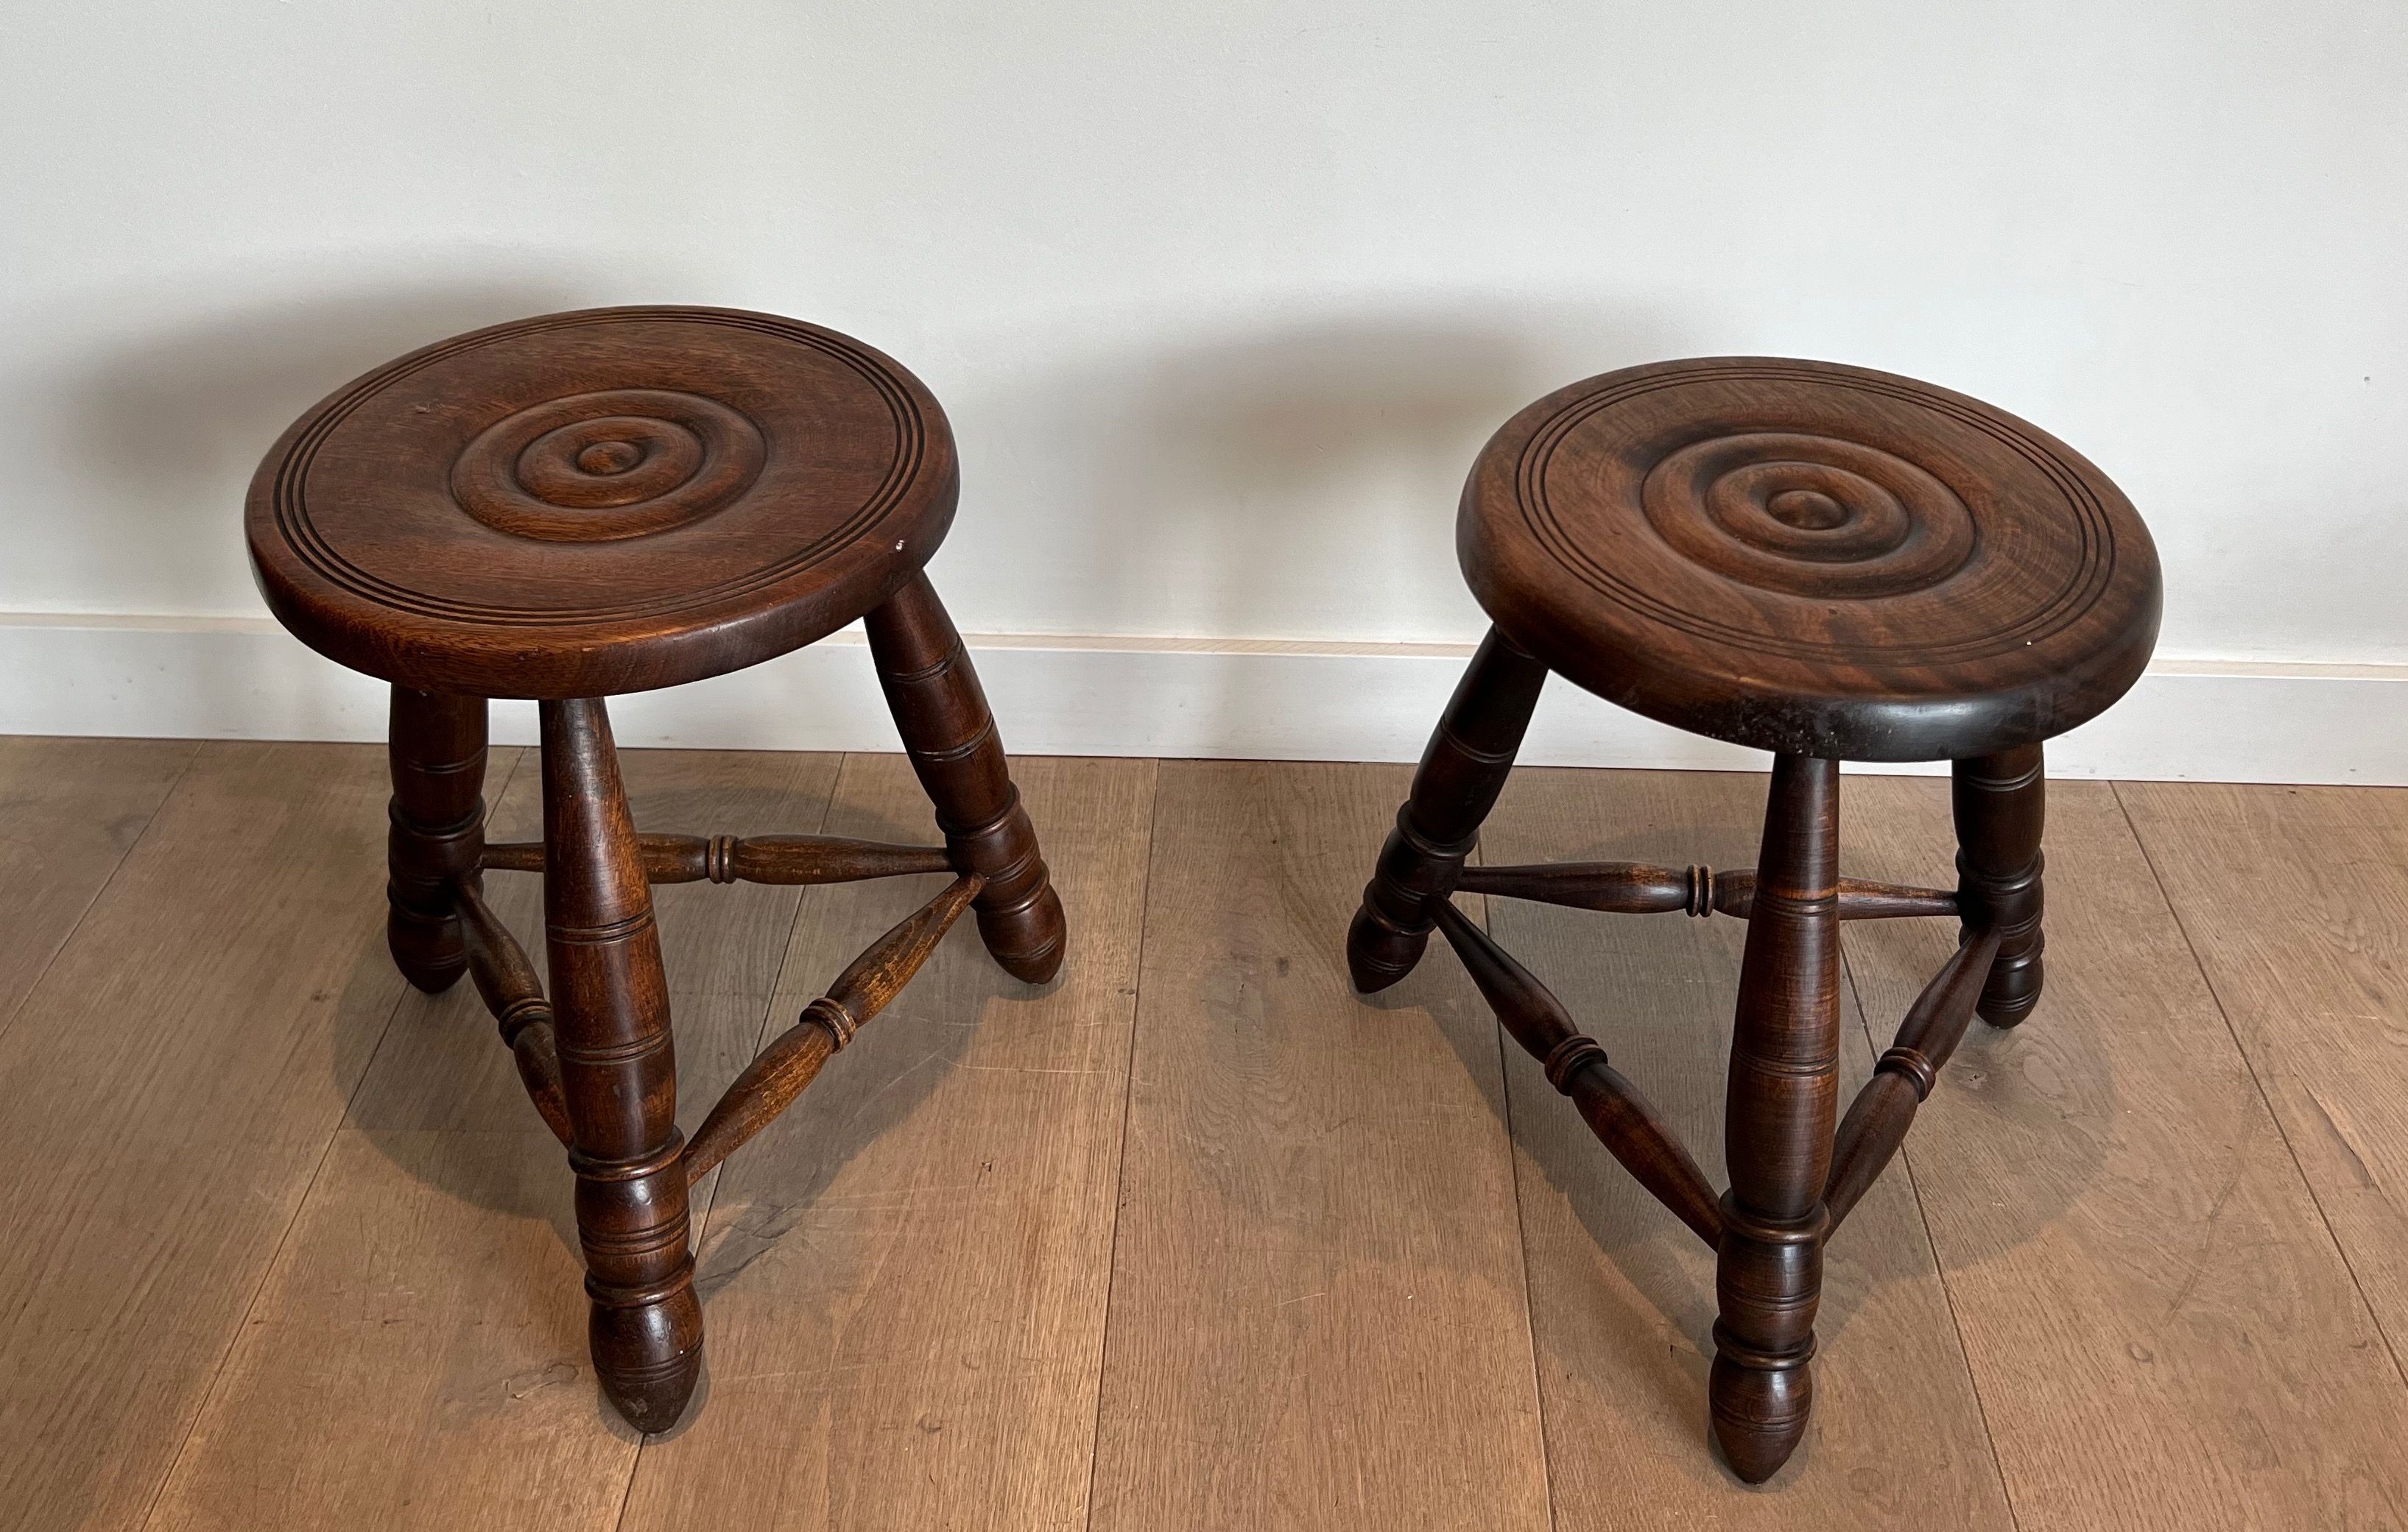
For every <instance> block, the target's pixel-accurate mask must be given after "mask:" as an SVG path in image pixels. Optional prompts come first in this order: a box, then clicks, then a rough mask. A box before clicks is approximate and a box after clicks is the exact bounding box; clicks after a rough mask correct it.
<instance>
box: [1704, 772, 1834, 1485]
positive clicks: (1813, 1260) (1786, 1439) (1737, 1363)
mask: <svg viewBox="0 0 2408 1532" xmlns="http://www.w3.org/2000/svg"><path fill="white" fill-rule="evenodd" d="M1839 809H1840V768H1839V763H1838V762H1836V761H1824V760H1816V759H1813V758H1811V757H1804V756H1794V755H1785V756H1782V757H1780V758H1779V759H1777V760H1776V761H1774V762H1773V766H1772V791H1771V795H1770V802H1769V804H1768V806H1767V808H1766V810H1765V816H1764V846H1763V850H1762V852H1760V853H1759V856H1758V859H1757V862H1756V902H1755V905H1754V907H1753V909H1751V910H1750V913H1749V918H1748V926H1747V947H1746V951H1745V954H1744V956H1743V957H1742V959H1741V963H1740V980H1739V1009H1738V1020H1737V1024H1736V1025H1735V1026H1734V1028H1733V1030H1732V1037H1731V1060H1730V1087H1729V1092H1728V1095H1727V1098H1726V1102H1725V1108H1724V1112H1725V1116H1724V1125H1723V1147H1724V1157H1725V1158H1726V1159H1727V1161H1728V1162H1729V1165H1730V1177H1731V1185H1730V1190H1729V1192H1727V1194H1725V1195H1724V1197H1723V1238H1722V1246H1721V1249H1720V1250H1719V1252H1718V1253H1717V1255H1716V1260H1715V1272H1714V1295H1715V1297H1716V1299H1717V1301H1718V1304H1719V1307H1720V1310H1721V1319H1720V1321H1719V1323H1717V1324H1715V1326H1714V1348H1715V1356H1714V1367H1713V1377H1712V1379H1711V1380H1710V1382H1709V1384H1708V1388H1709V1393H1710V1395H1711V1396H1712V1400H1713V1430H1714V1438H1715V1439H1716V1440H1717V1441H1719V1442H1721V1443H1722V1448H1723V1454H1724V1456H1726V1457H1727V1458H1728V1459H1729V1460H1730V1465H1731V1469H1732V1471H1733V1472H1735V1473H1737V1474H1738V1475H1739V1476H1740V1477H1741V1478H1742V1479H1744V1480H1746V1481H1747V1482H1749V1483H1752V1484H1753V1483H1761V1482H1764V1481H1765V1480H1767V1479H1769V1478H1770V1477H1771V1476H1772V1474H1773V1473H1774V1471H1775V1470H1777V1469H1778V1468H1780V1467H1781V1465H1782V1464H1784V1463H1785V1462H1787V1461H1788V1459H1789V1454H1790V1453H1792V1452H1794V1451H1796V1450H1797V1447H1798V1442H1799V1439H1800V1438H1801V1437H1803V1436H1804V1435H1805V1431H1806V1418H1807V1413H1808V1411H1809V1410H1811V1409H1812V1408H1813V1402H1814V1381H1813V1372H1812V1370H1811V1368H1812V1365H1813V1357H1814V1315H1815V1311H1816V1310H1817V1309H1818V1308H1819V1307H1820V1305H1821V1303H1822V1293H1823V1239H1824V1236H1825V1234H1826V1233H1828V1229H1829V1226H1830V1215H1829V1213H1828V1210H1827V1209H1826V1208H1825V1206H1824V1203H1823V1188H1824V1186H1825V1184H1826V1183H1827V1182H1828V1181H1829V1180H1830V1175H1831V1134H1832V1129H1833V1128H1834V1126H1835V1125H1836V1123H1837V1119H1838V1114H1839V1085H1840V834H1839V832H1840V816H1839Z"/></svg>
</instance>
